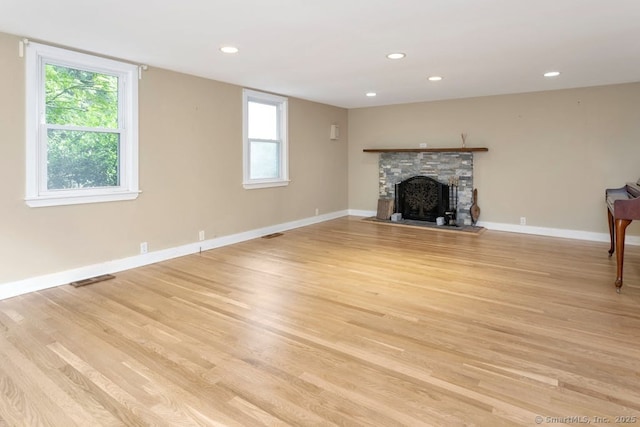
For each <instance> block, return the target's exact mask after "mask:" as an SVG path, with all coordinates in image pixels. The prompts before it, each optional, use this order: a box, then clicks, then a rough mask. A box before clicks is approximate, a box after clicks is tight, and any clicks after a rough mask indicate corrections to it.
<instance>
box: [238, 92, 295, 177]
mask: <svg viewBox="0 0 640 427" xmlns="http://www.w3.org/2000/svg"><path fill="white" fill-rule="evenodd" d="M243 135H244V149H243V157H244V167H243V170H244V182H243V184H244V187H245V188H264V187H276V186H283V185H287V184H288V183H289V170H288V152H287V98H283V97H281V96H276V95H270V94H267V93H261V92H256V91H253V90H249V89H244V91H243Z"/></svg>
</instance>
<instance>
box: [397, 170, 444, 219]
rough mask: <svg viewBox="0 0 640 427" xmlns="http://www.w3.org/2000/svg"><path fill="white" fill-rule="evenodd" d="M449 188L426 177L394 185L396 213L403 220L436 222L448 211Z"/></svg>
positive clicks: (410, 179) (409, 179)
mask: <svg viewBox="0 0 640 427" xmlns="http://www.w3.org/2000/svg"><path fill="white" fill-rule="evenodd" d="M449 199H450V193H449V186H448V185H447V184H443V183H441V182H438V181H437V180H435V179H433V178H430V177H428V176H420V175H419V176H413V177H411V178H408V179H406V180H404V181H402V182H400V183H398V184H396V185H395V206H396V212H399V213H401V214H402V218H404V219H415V220H420V221H431V222H436V218H438V217H444V216H445V214H446V213H447V212H448V211H449Z"/></svg>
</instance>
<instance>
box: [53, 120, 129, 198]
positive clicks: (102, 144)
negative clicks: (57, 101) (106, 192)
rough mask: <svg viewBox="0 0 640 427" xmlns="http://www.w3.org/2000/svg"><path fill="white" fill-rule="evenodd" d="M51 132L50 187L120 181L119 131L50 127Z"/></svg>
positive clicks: (68, 187) (115, 183)
mask: <svg viewBox="0 0 640 427" xmlns="http://www.w3.org/2000/svg"><path fill="white" fill-rule="evenodd" d="M47 136H48V144H47V173H48V176H47V179H48V181H47V188H48V189H49V190H62V189H73V188H88V187H89V188H90V187H117V186H119V185H120V182H119V174H118V163H119V162H118V157H119V151H120V135H119V134H117V133H103V132H80V131H68V130H54V129H49V130H48V132H47Z"/></svg>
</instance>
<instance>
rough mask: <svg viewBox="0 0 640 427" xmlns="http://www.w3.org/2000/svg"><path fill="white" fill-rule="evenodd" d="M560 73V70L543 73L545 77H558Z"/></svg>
mask: <svg viewBox="0 0 640 427" xmlns="http://www.w3.org/2000/svg"><path fill="white" fill-rule="evenodd" d="M559 75H560V71H549V72H548V73H544V76H545V77H558V76H559Z"/></svg>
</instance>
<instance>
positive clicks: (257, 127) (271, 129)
mask: <svg viewBox="0 0 640 427" xmlns="http://www.w3.org/2000/svg"><path fill="white" fill-rule="evenodd" d="M248 106H249V119H248V121H249V139H274V140H275V139H278V130H277V129H278V107H276V106H275V105H271V104H262V103H259V102H252V101H249V102H248Z"/></svg>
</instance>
